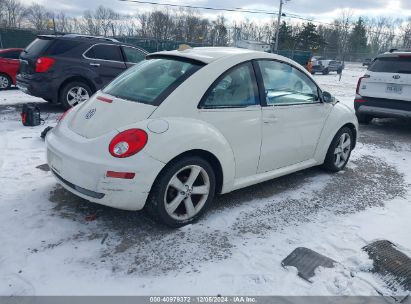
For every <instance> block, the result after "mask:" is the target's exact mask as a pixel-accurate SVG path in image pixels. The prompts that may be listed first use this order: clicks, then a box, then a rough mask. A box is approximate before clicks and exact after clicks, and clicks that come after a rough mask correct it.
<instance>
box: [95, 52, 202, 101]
mask: <svg viewBox="0 0 411 304" xmlns="http://www.w3.org/2000/svg"><path fill="white" fill-rule="evenodd" d="M201 66H202V65H201V64H196V63H193V62H186V61H181V60H177V59H149V60H144V61H142V62H140V63H139V64H137V65H136V66H134V67H132V68H130V69H128V70H127V71H126V72H124V73H123V74H121V75H120V76H118V77H117V78H116V79H114V80H113V81H112V82H111V83H110V84H109V85H108V86H107V87H106V88H105V89H104V90H103V91H104V93H107V94H110V95H113V96H116V97H119V98H123V99H126V100H130V101H135V102H141V103H147V104H153V105H158V104H159V103H160V102H161V99H162V94H167V92H168V93H170V92H171V91H172V90H173V89H175V88H176V87H177V86H178V85H179V84H181V83H182V82H183V81H184V80H185V79H187V78H188V77H189V76H190V75H192V74H193V73H194V72H195V71H197V70H198V69H199V68H200V67H201ZM163 96H164V95H163Z"/></svg>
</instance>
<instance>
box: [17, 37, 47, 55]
mask: <svg viewBox="0 0 411 304" xmlns="http://www.w3.org/2000/svg"><path fill="white" fill-rule="evenodd" d="M52 42H53V40H52V39H43V38H37V39H35V40H34V41H33V42H32V43H30V44H29V45H28V47H26V49H25V50H24V52H25V53H26V54H27V55H29V56H33V57H36V56H39V55H41V54H42V53H43V51H44V50H45V49H46V48H47V47H48V46H49V45H50V44H51V43H52Z"/></svg>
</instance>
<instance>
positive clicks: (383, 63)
mask: <svg viewBox="0 0 411 304" xmlns="http://www.w3.org/2000/svg"><path fill="white" fill-rule="evenodd" d="M368 70H370V71H372V72H382V73H403V74H411V56H404V57H381V58H376V59H375V61H374V62H373V63H372V64H371V65H370V67H369V68H368Z"/></svg>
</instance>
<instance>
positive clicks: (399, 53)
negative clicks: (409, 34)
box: [376, 49, 411, 58]
mask: <svg viewBox="0 0 411 304" xmlns="http://www.w3.org/2000/svg"><path fill="white" fill-rule="evenodd" d="M400 56H406V57H411V49H410V50H397V49H391V50H390V51H389V52H385V53H383V54H380V55H378V56H377V57H376V58H381V57H385V58H386V57H400Z"/></svg>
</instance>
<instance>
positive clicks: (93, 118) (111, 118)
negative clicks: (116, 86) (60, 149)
mask: <svg viewBox="0 0 411 304" xmlns="http://www.w3.org/2000/svg"><path fill="white" fill-rule="evenodd" d="M78 107H79V109H77V110H76V112H75V113H74V115H72V116H71V120H70V121H69V122H68V127H69V128H70V129H71V130H72V131H73V132H75V133H77V134H79V135H81V136H83V137H86V138H95V137H98V136H101V135H104V134H106V133H108V132H111V131H113V130H116V129H118V128H121V127H123V126H126V125H130V124H133V123H136V122H138V121H141V120H144V119H147V118H148V117H150V115H151V114H152V113H153V112H154V111H155V110H156V108H157V107H156V106H152V105H147V104H143V103H138V102H133V101H127V100H123V99H120V98H116V97H113V96H110V95H107V94H103V93H101V92H98V93H96V94H95V95H94V96H92V97H91V98H90V99H89V100H88V101H87V102H85V103H84V104H82V105H79V106H78Z"/></svg>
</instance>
